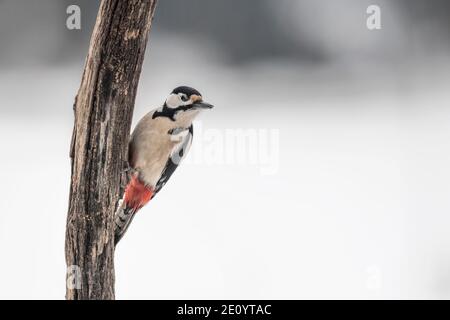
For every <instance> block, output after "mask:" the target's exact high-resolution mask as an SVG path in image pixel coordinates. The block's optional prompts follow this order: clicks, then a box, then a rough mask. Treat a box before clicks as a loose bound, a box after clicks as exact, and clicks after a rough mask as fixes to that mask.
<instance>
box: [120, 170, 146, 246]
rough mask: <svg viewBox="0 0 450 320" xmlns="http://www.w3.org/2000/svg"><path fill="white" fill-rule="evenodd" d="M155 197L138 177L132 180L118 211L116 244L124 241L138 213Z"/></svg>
mask: <svg viewBox="0 0 450 320" xmlns="http://www.w3.org/2000/svg"><path fill="white" fill-rule="evenodd" d="M153 195H154V192H153V190H152V189H151V188H149V187H147V186H146V185H145V184H144V183H142V182H141V181H140V180H139V178H138V177H137V176H133V177H132V178H131V181H130V183H128V185H127V187H126V189H125V194H124V197H123V199H122V200H120V203H119V206H118V207H117V210H116V214H115V230H114V244H117V243H118V242H119V241H120V239H122V237H123V235H124V234H125V232H126V231H127V229H128V227H129V226H130V224H131V221H132V220H133V218H134V215H135V214H136V212H138V210H139V209H141V208H142V207H143V206H145V205H146V204H147V203H148V202H149V201H150V199H151V198H152V197H153Z"/></svg>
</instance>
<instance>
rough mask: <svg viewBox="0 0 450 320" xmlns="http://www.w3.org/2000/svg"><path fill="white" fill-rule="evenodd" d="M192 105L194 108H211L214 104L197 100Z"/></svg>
mask: <svg viewBox="0 0 450 320" xmlns="http://www.w3.org/2000/svg"><path fill="white" fill-rule="evenodd" d="M192 107H194V109H212V108H214V106H213V105H212V104H209V103H206V102H203V101H197V102H195V103H193V104H192Z"/></svg>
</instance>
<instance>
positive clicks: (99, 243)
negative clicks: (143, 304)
mask: <svg viewBox="0 0 450 320" xmlns="http://www.w3.org/2000/svg"><path fill="white" fill-rule="evenodd" d="M156 2H157V0H103V1H102V2H101V5H100V9H99V13H98V16H97V21H96V24H95V27H94V31H93V34H92V37H91V42H90V47H89V52H88V56H87V59H86V65H85V69H84V73H83V77H82V81H81V85H80V89H79V91H78V94H77V97H76V99H75V104H74V112H75V124H74V129H73V136H72V145H71V151H70V157H71V160H72V177H71V187H70V199H69V210H68V216H67V229H66V246H65V250H66V263H67V266H68V267H70V268H69V269H72V268H73V267H72V266H76V267H75V268H77V270H79V271H80V273H79V276H80V277H79V279H78V282H77V284H76V285H75V286H72V285H71V286H67V290H66V299H70V300H74V299H114V296H115V293H114V220H113V216H114V211H115V207H116V204H117V201H118V199H119V196H120V189H121V188H120V184H121V177H123V176H124V175H123V169H124V167H125V166H126V163H127V147H128V146H127V144H128V138H129V132H130V126H131V120H132V114H133V109H134V101H135V96H136V90H137V86H138V81H139V76H140V72H141V67H142V62H143V58H144V52H145V48H146V44H147V38H148V34H149V31H150V26H151V21H152V17H153V13H154V11H155V6H156Z"/></svg>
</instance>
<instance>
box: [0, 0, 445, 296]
mask: <svg viewBox="0 0 450 320" xmlns="http://www.w3.org/2000/svg"><path fill="white" fill-rule="evenodd" d="M70 4H77V5H79V6H80V8H81V10H82V30H73V31H70V30H67V28H66V26H65V22H66V18H67V15H66V7H67V6H68V5H70ZM369 4H378V5H379V6H380V7H381V10H382V11H381V12H382V15H381V19H382V20H381V21H382V29H381V30H377V31H369V30H368V29H367V28H366V18H367V14H366V8H367V6H368V5H369ZM97 6H98V2H97V1H88V0H83V1H76V0H74V1H56V0H41V1H34V2H32V1H24V0H3V1H2V0H0V97H1V100H0V101H1V103H0V146H1V147H2V151H1V160H0V177H1V180H0V181H1V182H0V193H1V195H2V197H1V201H0V257H1V258H0V298H2V299H14V298H25V299H63V298H64V294H65V260H64V235H65V221H66V214H67V205H68V193H69V179H70V161H69V156H68V150H69V144H70V137H71V132H72V125H73V113H72V104H73V99H74V96H75V94H76V92H77V89H78V86H79V83H80V80H81V73H82V70H83V63H84V58H85V54H86V52H87V47H88V42H89V36H90V33H91V31H92V26H93V24H94V19H95V15H96V11H97ZM449 14H450V3H448V1H439V0H432V1H425V0H421V1H419V0H414V1H406V0H403V1H401V0H397V1H361V0H341V1H333V0H320V1H315V0H295V1H288V0H282V1H276V2H275V1H269V0H260V1H257V0H252V1H238V0H233V1H214V2H213V1H207V0H196V1H189V2H188V1H184V2H180V1H175V0H162V1H160V3H159V5H158V8H157V12H156V17H155V19H154V23H153V29H152V31H151V36H150V43H149V46H148V48H147V57H146V60H145V65H144V68H143V71H142V75H141V82H140V86H139V91H138V98H137V101H136V108H135V114H134V119H135V121H134V124H135V123H136V121H137V120H139V118H140V117H142V116H143V115H144V114H145V113H147V112H148V111H150V110H151V109H152V108H154V107H156V106H159V105H160V104H161V103H162V101H163V100H164V98H165V96H166V95H167V94H168V93H169V92H170V91H171V90H172V89H173V88H174V87H175V86H178V85H190V86H193V87H195V88H197V89H198V90H199V91H200V92H201V93H202V94H203V96H204V97H205V99H206V100H207V101H209V102H211V103H213V104H215V105H216V108H215V109H214V110H212V111H211V112H209V113H207V114H206V113H205V114H204V115H203V116H202V117H201V119H200V120H199V122H198V123H197V127H198V128H201V130H200V131H199V132H197V131H196V130H194V144H193V146H192V149H191V153H190V154H189V155H188V158H187V159H186V163H184V164H182V165H181V167H180V168H179V169H178V170H177V172H176V173H175V174H174V176H173V177H172V179H171V181H170V182H169V183H168V184H167V185H166V186H165V188H164V189H163V190H162V191H161V192H160V193H159V194H158V196H157V197H156V198H155V199H154V200H153V201H152V202H151V203H150V204H149V205H148V206H147V207H145V208H144V209H143V210H142V211H141V212H140V213H139V214H138V216H137V217H136V219H135V220H134V223H133V225H132V226H131V227H130V231H129V232H128V233H127V235H126V237H125V238H124V239H123V240H122V242H121V243H120V245H119V246H118V248H117V251H116V295H117V298H119V299H175V298H180V299H196V298H204V299H208V298H209V299H216V298H217V299H219V298H221V299H228V298H234V299H241V298H242V299H259V298H263V299H300V298H306V299H310V298H325V299H328V298H343V299H347V298H358V299H359V298H369V299H381V298H387V299H391V298H402V299H403V298H405V299H412V298H424V299H429V298H438V299H446V298H450V234H449V232H448V229H449V226H450V216H449V212H450V200H449V194H450V165H449V164H450V161H449V160H450V108H449V107H450V105H449V98H450V91H449V87H450V86H449V85H450V53H449V49H450V37H449V35H450V22H449V21H450V19H449ZM240 129H246V130H250V131H253V132H259V130H266V131H269V130H272V131H271V132H277V134H278V136H279V139H276V141H275V143H272V142H268V141H267V140H264V141H263V142H258V143H269V144H268V145H269V147H270V150H269V151H270V152H272V153H273V155H275V157H274V158H272V161H274V162H273V163H272V164H274V165H275V168H277V170H276V171H275V172H273V174H270V175H267V174H262V173H261V167H263V166H264V165H263V164H262V163H261V161H263V160H264V159H260V158H258V159H256V162H252V161H250V159H248V161H247V162H245V163H237V162H233V161H231V163H230V162H228V163H221V162H220V161H207V159H205V158H204V157H206V156H207V155H205V154H200V158H197V157H196V159H195V161H194V159H193V158H192V157H193V156H194V155H197V156H198V154H199V150H203V151H204V150H213V151H214V150H215V151H217V145H216V148H215V146H214V145H213V144H215V143H216V144H217V143H218V142H217V139H218V138H217V137H219V138H220V137H224V136H225V133H226V132H227V130H228V131H230V130H234V131H235V130H240ZM208 133H209V134H210V136H208ZM213 133H214V134H213ZM211 135H213V136H215V137H216V139H215V140H214V139H211ZM219 140H220V139H219ZM219 145H220V143H219ZM259 147H260V145H259V144H258V146H254V145H253V146H249V148H250V149H251V148H253V149H252V150H254V149H255V148H256V149H258V148H259ZM196 150H197V154H196V153H195V152H196ZM222 151H223V152H224V153H227V152H235V151H236V150H234V149H233V150H230V149H229V148H228V149H227V148H226V149H224V150H222ZM202 155H203V156H202ZM218 158H220V156H219V157H218ZM199 159H200V160H199Z"/></svg>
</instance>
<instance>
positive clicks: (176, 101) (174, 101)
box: [166, 94, 182, 108]
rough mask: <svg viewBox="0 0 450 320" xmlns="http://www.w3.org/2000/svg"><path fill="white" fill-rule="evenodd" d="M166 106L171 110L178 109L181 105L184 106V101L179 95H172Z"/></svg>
mask: <svg viewBox="0 0 450 320" xmlns="http://www.w3.org/2000/svg"><path fill="white" fill-rule="evenodd" d="M166 105H167V106H168V107H169V108H177V107H179V106H180V105H182V101H181V98H180V96H179V95H177V94H171V95H170V96H169V97H168V98H167V100H166Z"/></svg>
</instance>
